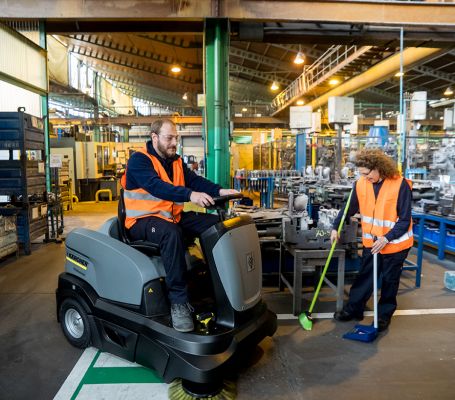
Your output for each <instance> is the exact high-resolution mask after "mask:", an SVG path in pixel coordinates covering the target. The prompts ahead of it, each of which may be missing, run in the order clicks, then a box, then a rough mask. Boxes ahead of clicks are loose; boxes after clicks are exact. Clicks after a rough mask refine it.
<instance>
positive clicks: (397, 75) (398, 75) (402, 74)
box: [395, 71, 404, 78]
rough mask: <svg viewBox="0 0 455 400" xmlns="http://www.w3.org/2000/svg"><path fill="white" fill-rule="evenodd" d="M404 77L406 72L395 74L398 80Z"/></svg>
mask: <svg viewBox="0 0 455 400" xmlns="http://www.w3.org/2000/svg"><path fill="white" fill-rule="evenodd" d="M402 76H404V72H400V71H398V72H397V73H396V74H395V77H396V78H400V77H402Z"/></svg>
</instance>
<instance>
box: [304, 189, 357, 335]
mask: <svg viewBox="0 0 455 400" xmlns="http://www.w3.org/2000/svg"><path fill="white" fill-rule="evenodd" d="M353 191H354V189H351V192H350V193H349V197H348V201H347V203H346V206H345V207H344V211H343V216H342V217H341V221H340V225H339V226H338V236H340V234H341V230H342V229H343V225H344V221H345V219H346V214H347V213H348V209H349V205H350V204H351V197H352V192H353ZM337 242H338V239H336V240H334V241H333V243H332V247H330V252H329V256H328V257H327V260H326V262H325V265H324V269H323V270H322V274H321V278H320V279H319V283H318V286H317V288H316V291H315V292H314V296H313V300H312V302H311V305H310V308H309V310H308V311H305V312H303V313H301V314H300V315H299V322H300V325H302V328H303V329H305V330H306V331H311V329H312V328H313V318H312V317H311V313H312V312H313V308H314V306H315V304H316V300H317V299H318V296H319V291H320V290H321V286H322V282H323V281H324V278H325V274H326V273H327V270H328V268H329V264H330V261H331V260H332V256H333V252H334V251H335V247H336V245H337Z"/></svg>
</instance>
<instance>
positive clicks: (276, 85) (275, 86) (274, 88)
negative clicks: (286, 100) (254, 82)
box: [270, 81, 280, 91]
mask: <svg viewBox="0 0 455 400" xmlns="http://www.w3.org/2000/svg"><path fill="white" fill-rule="evenodd" d="M279 88H280V85H278V83H277V82H276V81H273V82H272V85H271V86H270V89H271V90H273V91H276V90H278V89H279Z"/></svg>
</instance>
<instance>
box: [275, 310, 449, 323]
mask: <svg viewBox="0 0 455 400" xmlns="http://www.w3.org/2000/svg"><path fill="white" fill-rule="evenodd" d="M441 314H455V308H422V309H415V310H397V311H395V313H394V314H393V316H394V317H396V316H408V315H441ZM311 316H312V317H313V318H316V319H331V318H333V312H330V313H312V314H311ZM364 316H366V317H372V316H373V311H365V313H364ZM277 318H278V319H279V320H292V319H297V318H298V316H295V315H292V314H277Z"/></svg>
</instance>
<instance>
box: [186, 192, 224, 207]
mask: <svg viewBox="0 0 455 400" xmlns="http://www.w3.org/2000/svg"><path fill="white" fill-rule="evenodd" d="M220 192H221V190H220ZM190 201H191V202H192V203H194V204H196V205H198V206H200V207H208V206H210V205H214V204H215V202H214V201H213V198H212V196H210V195H208V194H207V193H204V192H191V195H190Z"/></svg>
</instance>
